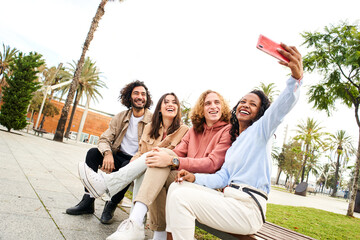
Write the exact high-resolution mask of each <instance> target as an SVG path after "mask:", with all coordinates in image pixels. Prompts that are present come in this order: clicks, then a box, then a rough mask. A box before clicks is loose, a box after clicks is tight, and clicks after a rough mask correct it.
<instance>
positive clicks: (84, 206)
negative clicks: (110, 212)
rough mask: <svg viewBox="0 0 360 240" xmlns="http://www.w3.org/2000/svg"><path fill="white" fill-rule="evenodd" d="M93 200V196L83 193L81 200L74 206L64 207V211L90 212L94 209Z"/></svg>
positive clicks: (70, 212)
mask: <svg viewBox="0 0 360 240" xmlns="http://www.w3.org/2000/svg"><path fill="white" fill-rule="evenodd" d="M94 202H95V198H91V197H90V195H88V194H84V196H83V198H82V199H81V201H80V202H79V203H78V204H77V205H76V206H75V207H71V208H68V209H66V213H67V214H70V215H81V214H92V213H94V211H95V208H94Z"/></svg>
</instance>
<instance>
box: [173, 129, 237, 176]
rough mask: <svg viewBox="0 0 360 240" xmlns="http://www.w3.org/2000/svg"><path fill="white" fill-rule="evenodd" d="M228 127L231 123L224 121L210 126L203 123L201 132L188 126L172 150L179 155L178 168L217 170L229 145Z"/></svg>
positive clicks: (200, 171)
mask: <svg viewBox="0 0 360 240" xmlns="http://www.w3.org/2000/svg"><path fill="white" fill-rule="evenodd" d="M230 128H231V125H230V124H228V123H226V122H217V123H215V124H214V125H213V126H212V127H208V126H207V125H206V124H204V132H202V133H196V132H195V130H194V128H190V130H189V131H188V132H187V133H186V135H185V136H184V137H183V139H182V140H181V142H180V143H179V145H177V146H176V147H175V148H174V150H173V151H174V152H175V153H176V155H177V156H178V157H179V161H180V165H179V170H180V169H186V170H187V171H189V172H193V173H214V172H216V171H217V170H219V169H220V168H221V166H222V164H223V163H224V160H225V153H226V151H227V149H228V148H229V147H230V145H231V140H230V133H229V131H230Z"/></svg>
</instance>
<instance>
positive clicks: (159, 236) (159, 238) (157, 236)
mask: <svg viewBox="0 0 360 240" xmlns="http://www.w3.org/2000/svg"><path fill="white" fill-rule="evenodd" d="M166 238H167V234H166V231H154V236H153V240H166Z"/></svg>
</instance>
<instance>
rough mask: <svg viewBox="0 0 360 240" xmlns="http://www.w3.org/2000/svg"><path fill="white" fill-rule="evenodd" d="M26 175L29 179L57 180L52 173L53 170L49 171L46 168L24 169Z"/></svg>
mask: <svg viewBox="0 0 360 240" xmlns="http://www.w3.org/2000/svg"><path fill="white" fill-rule="evenodd" d="M23 171H24V173H25V175H26V176H27V177H28V178H29V179H36V178H37V179H39V180H45V181H47V180H49V181H55V180H56V178H55V177H54V176H53V175H52V174H51V172H49V171H48V170H46V169H39V170H37V169H27V168H25V169H23Z"/></svg>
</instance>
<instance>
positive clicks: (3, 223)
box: [0, 213, 64, 240]
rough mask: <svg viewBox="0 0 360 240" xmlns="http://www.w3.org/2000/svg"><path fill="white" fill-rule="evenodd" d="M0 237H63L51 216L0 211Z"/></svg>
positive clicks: (35, 239) (27, 239) (20, 239)
mask: <svg viewBox="0 0 360 240" xmlns="http://www.w3.org/2000/svg"><path fill="white" fill-rule="evenodd" d="M0 239H4V240H5V239H6V240H39V239H51V240H58V239H62V240H63V239H64V237H63V236H62V235H61V233H60V231H59V229H58V228H57V227H56V225H55V224H54V222H53V221H52V219H51V218H49V217H48V218H41V217H29V216H24V215H12V214H2V213H0Z"/></svg>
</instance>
